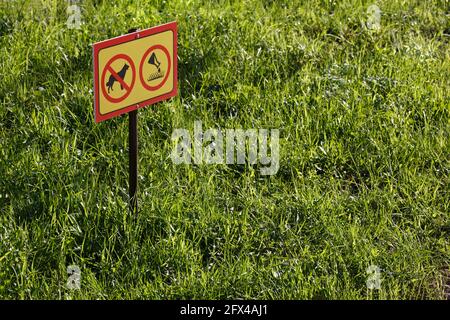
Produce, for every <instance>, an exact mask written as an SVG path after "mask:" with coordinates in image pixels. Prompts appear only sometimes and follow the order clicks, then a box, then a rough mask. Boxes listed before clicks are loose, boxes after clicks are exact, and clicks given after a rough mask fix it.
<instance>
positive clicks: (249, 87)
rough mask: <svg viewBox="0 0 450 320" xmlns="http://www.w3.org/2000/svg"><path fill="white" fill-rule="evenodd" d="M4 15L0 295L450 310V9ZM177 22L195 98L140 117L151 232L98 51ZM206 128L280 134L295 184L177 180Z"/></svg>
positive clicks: (48, 8) (59, 10) (246, 170)
mask: <svg viewBox="0 0 450 320" xmlns="http://www.w3.org/2000/svg"><path fill="white" fill-rule="evenodd" d="M0 3H1V7H0V8H1V9H0V42H1V47H0V75H1V82H0V101H1V106H0V298H3V299H175V298H186V299H191V298H193V299H201V298H203V299H219V298H220V299H228V298H234V299H239V298H247V299H253V298H258V299H448V298H449V296H450V204H449V203H450V201H449V199H450V195H449V191H450V139H449V138H450V137H449V132H450V117H449V116H450V44H449V40H450V2H449V1H445V0H442V1H437V0H436V1H421V0H420V1H419V0H417V1H391V0H390V1H387V0H386V1H376V2H375V1H373V2H370V1H355V0H353V1H345V2H344V1H342V2H341V1H331V0H321V1H320V0H314V1H312V0H311V1H269V0H267V1H256V0H251V1H219V2H215V1H214V2H212V1H211V2H208V1H203V2H202V1H194V0H193V1H182V0H178V1H143V0H142V1H139V0H135V1H131V0H129V1H125V0H120V1H101V0H97V1H94V0H82V1H80V2H78V5H79V7H80V8H81V19H82V25H81V28H80V29H69V28H68V27H67V24H66V21H67V19H68V13H67V11H66V10H67V7H68V4H67V2H66V1H62V0H59V1H37V0H35V1H31V0H10V1H1V2H0ZM371 4H376V5H378V6H379V8H380V9H381V20H380V28H379V29H374V28H367V27H365V26H367V21H368V19H369V17H368V13H367V8H368V7H369V6H370V5H371ZM174 20H176V21H177V22H178V33H179V35H178V37H179V39H178V55H179V60H178V61H179V77H178V78H179V95H178V96H177V97H176V98H174V99H171V100H169V101H166V102H163V103H159V104H156V105H153V106H150V107H148V108H146V109H142V110H140V112H139V153H140V154H139V205H140V208H139V214H138V215H137V216H135V215H131V214H130V212H129V210H128V151H127V150H128V119H127V117H126V116H121V117H117V118H114V119H112V120H108V121H105V122H102V123H100V124H95V122H94V116H93V91H92V87H93V85H92V83H93V73H92V47H91V44H93V43H95V42H97V41H101V40H104V39H108V38H111V37H115V36H118V35H121V34H124V33H126V31H127V30H128V29H130V28H132V27H137V28H141V29H145V28H148V27H151V26H155V25H158V24H161V23H166V22H170V21H174ZM196 120H198V121H202V122H203V126H204V127H205V128H217V127H221V128H243V129H247V128H278V129H279V130H280V148H281V149H280V168H279V171H278V173H277V174H276V175H273V176H262V175H260V172H259V170H258V166H254V165H175V164H173V162H172V161H171V158H170V154H171V151H172V148H173V143H172V141H171V134H172V132H173V130H174V129H175V128H187V129H189V130H192V128H193V126H194V121H196ZM69 265H77V266H79V268H80V270H81V288H80V289H79V290H69V289H68V288H67V287H66V282H67V279H68V275H67V267H68V266H69ZM371 265H374V266H378V267H379V268H380V269H381V279H382V283H381V288H380V289H379V290H371V289H368V288H367V285H366V280H367V277H368V274H367V272H366V270H367V268H368V267H369V266H371Z"/></svg>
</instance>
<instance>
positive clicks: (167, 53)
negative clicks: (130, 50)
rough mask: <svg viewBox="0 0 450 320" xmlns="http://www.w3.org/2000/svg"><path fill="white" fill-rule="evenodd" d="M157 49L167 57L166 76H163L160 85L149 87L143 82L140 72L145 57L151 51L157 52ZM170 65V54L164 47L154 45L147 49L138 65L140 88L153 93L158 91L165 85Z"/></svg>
mask: <svg viewBox="0 0 450 320" xmlns="http://www.w3.org/2000/svg"><path fill="white" fill-rule="evenodd" d="M158 49H159V50H161V51H163V52H164V53H165V55H166V57H167V71H166V76H165V77H164V79H163V80H162V81H161V83H159V84H158V85H156V86H151V85H149V84H147V83H146V82H145V79H144V75H143V74H142V71H143V66H144V62H145V61H146V60H147V56H148V55H149V54H150V53H151V52H152V51H154V50H158ZM170 65H171V61H170V54H169V51H168V50H167V49H166V47H163V46H162V45H160V44H156V45H154V46H152V47H150V48H148V50H147V51H145V53H144V55H143V56H142V59H141V63H140V65H139V77H140V79H141V83H142V86H143V87H144V88H145V89H147V90H150V91H155V90H158V89H159V88H161V87H162V86H163V85H164V83H166V81H167V78H169V73H170Z"/></svg>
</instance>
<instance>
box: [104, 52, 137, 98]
mask: <svg viewBox="0 0 450 320" xmlns="http://www.w3.org/2000/svg"><path fill="white" fill-rule="evenodd" d="M118 59H123V60H125V61H127V62H128V64H129V66H130V67H131V73H132V77H131V84H130V85H128V84H127V83H126V82H125V80H124V78H125V74H123V75H122V77H121V76H120V75H119V73H120V71H119V72H116V71H115V70H114V69H113V68H112V67H111V64H112V63H113V62H114V61H116V60H118ZM107 71H108V72H109V73H111V76H112V77H114V79H115V81H117V82H118V83H119V84H120V85H121V86H122V87H123V88H124V89H125V94H124V95H123V96H121V97H118V98H113V97H111V96H110V95H109V94H108V92H107V90H106V85H107V83H106V82H105V76H106V72H107ZM135 81H136V67H135V66H134V63H133V60H131V58H130V57H129V56H127V55H126V54H116V55H115V56H114V57H112V58H111V59H109V61H108V62H107V63H106V65H105V68H104V69H103V72H102V92H103V95H104V96H105V98H106V99H107V100H108V101H110V102H113V103H118V102H121V101H123V100H125V99H126V98H127V97H128V96H129V95H130V93H131V90H132V89H133V86H134V82H135ZM108 82H109V81H108Z"/></svg>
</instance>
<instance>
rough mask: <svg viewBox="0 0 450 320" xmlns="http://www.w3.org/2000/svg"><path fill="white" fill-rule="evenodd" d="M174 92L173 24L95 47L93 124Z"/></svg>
mask: <svg viewBox="0 0 450 320" xmlns="http://www.w3.org/2000/svg"><path fill="white" fill-rule="evenodd" d="M176 93H177V25H176V22H172V23H168V24H165V25H161V26H158V27H154V28H151V29H146V30H143V31H137V32H134V33H130V34H126V35H123V36H121V37H117V38H113V39H109V40H106V41H102V42H98V43H96V44H94V100H95V101H94V109H95V121H96V122H100V121H103V120H106V119H109V118H112V117H114V116H118V115H120V114H123V113H126V112H129V111H132V110H135V109H137V108H141V107H144V106H147V105H150V104H153V103H156V102H158V101H161V100H165V99H168V98H170V97H173V96H175V95H176Z"/></svg>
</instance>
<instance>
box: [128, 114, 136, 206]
mask: <svg viewBox="0 0 450 320" xmlns="http://www.w3.org/2000/svg"><path fill="white" fill-rule="evenodd" d="M137 115H138V111H137V110H133V111H131V112H129V113H128V148H129V149H128V159H129V168H130V170H129V171H130V176H129V184H130V207H131V212H133V213H135V214H137V212H138V202H137V178H138V135H137Z"/></svg>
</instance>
